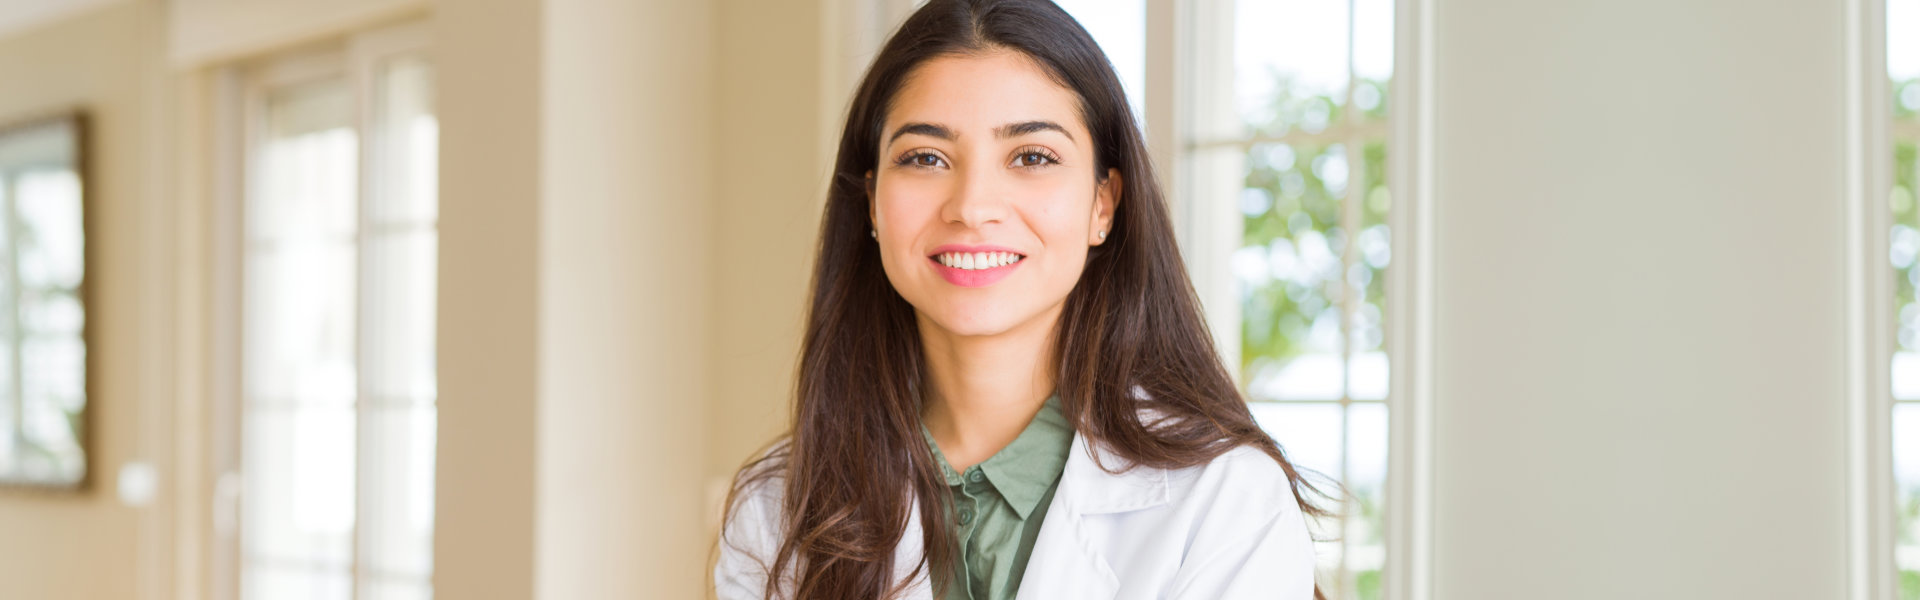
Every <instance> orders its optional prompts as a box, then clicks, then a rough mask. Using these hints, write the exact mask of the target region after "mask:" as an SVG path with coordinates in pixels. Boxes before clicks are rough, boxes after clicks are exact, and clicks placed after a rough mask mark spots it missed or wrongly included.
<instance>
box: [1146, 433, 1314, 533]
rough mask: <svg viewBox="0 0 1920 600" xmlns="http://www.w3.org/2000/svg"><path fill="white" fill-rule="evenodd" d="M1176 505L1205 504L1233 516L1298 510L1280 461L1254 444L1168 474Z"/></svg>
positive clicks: (1168, 490)
mask: <svg viewBox="0 0 1920 600" xmlns="http://www.w3.org/2000/svg"><path fill="white" fill-rule="evenodd" d="M1166 478H1167V479H1166V481H1167V497H1168V500H1169V501H1171V502H1172V503H1173V504H1176V505H1179V504H1204V505H1206V506H1208V507H1211V508H1215V509H1218V508H1227V509H1230V510H1229V512H1231V513H1233V514H1241V515H1277V514H1279V513H1283V512H1287V511H1298V510H1299V502H1298V500H1297V497H1296V496H1295V495H1294V488H1293V481H1292V479H1290V478H1289V477H1288V476H1287V472H1286V470H1285V469H1283V468H1281V466H1280V463H1279V461H1276V460H1274V458H1273V457H1272V456H1270V455H1268V454H1267V453H1266V451H1265V450H1262V449H1261V448H1259V447H1258V446H1255V445H1253V444H1241V445H1238V446H1235V447H1233V448H1231V449H1229V450H1227V451H1226V452H1222V453H1220V455H1218V456H1215V457H1213V459H1212V460H1209V461H1207V462H1205V463H1202V464H1198V465H1194V466H1191V467H1185V468H1179V469H1170V470H1168V471H1167V472H1166Z"/></svg>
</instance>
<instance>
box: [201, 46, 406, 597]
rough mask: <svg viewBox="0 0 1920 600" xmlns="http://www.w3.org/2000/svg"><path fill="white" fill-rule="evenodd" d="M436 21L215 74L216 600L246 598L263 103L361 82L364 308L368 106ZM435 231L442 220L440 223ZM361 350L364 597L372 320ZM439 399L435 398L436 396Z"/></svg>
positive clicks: (358, 538)
mask: <svg viewBox="0 0 1920 600" xmlns="http://www.w3.org/2000/svg"><path fill="white" fill-rule="evenodd" d="M430 32H431V26H430V23H428V22H427V21H425V20H421V19H413V20H409V21H404V22H400V23H396V24H390V25H385V26H379V27H373V28H368V29H365V30H361V31H358V32H355V33H351V34H347V35H343V36H341V37H339V38H337V42H335V43H331V44H322V45H316V46H314V47H311V48H307V49H301V50H293V51H287V52H283V53H279V54H275V55H273V56H270V57H266V58H262V59H259V60H253V61H240V62H236V63H233V64H229V65H226V66H222V67H218V68H215V69H213V70H212V76H211V88H212V89H211V94H210V97H209V98H208V100H209V101H210V102H209V104H210V105H211V108H212V111H211V112H212V125H213V139H212V140H211V141H212V163H213V164H212V165H211V168H212V173H213V185H212V186H211V187H212V190H211V191H212V197H213V204H212V219H211V221H212V227H213V232H212V233H213V235H212V255H213V267H214V270H213V273H212V277H211V281H212V283H213V298H212V307H213V311H212V318H211V322H210V325H211V329H212V331H213V338H212V340H211V342H212V343H211V350H212V352H211V356H212V358H213V362H212V365H211V367H212V368H211V375H212V379H211V381H210V383H211V386H210V387H211V390H210V391H211V392H212V394H211V398H212V403H211V411H210V412H211V414H210V419H209V425H210V426H211V434H212V435H210V436H209V437H210V441H211V443H210V445H209V446H210V447H209V449H208V458H209V466H210V467H211V473H212V474H213V476H212V477H210V478H209V482H208V483H209V488H208V490H207V493H208V495H207V496H206V497H208V498H211V499H212V501H211V502H210V505H211V508H212V520H211V534H212V537H211V540H210V542H211V543H210V544H208V546H207V559H208V561H209V564H208V576H209V580H208V581H209V584H208V586H207V587H206V593H207V597H209V598H212V599H214V600H238V599H239V598H240V597H241V592H242V590H241V579H242V570H243V569H242V557H241V555H240V553H241V540H242V531H241V529H242V526H243V523H242V521H243V519H242V515H243V514H244V509H243V505H242V503H243V502H244V499H243V498H242V491H243V490H244V487H245V486H244V485H243V484H242V483H241V477H240V473H242V455H243V448H242V446H243V440H244V435H245V432H244V430H243V424H244V423H245V415H244V412H245V405H246V397H245V395H244V392H243V388H242V377H243V366H242V365H243V363H244V362H245V360H244V357H243V348H244V346H243V343H242V339H243V335H244V322H243V321H244V317H243V311H244V302H243V301H242V299H243V297H244V290H245V287H244V281H243V275H242V273H243V271H244V267H245V260H246V252H247V250H246V234H247V232H246V230H245V223H246V219H245V214H244V213H245V209H244V207H245V206H246V203H247V198H248V196H249V195H250V194H252V193H253V188H254V185H253V183H252V182H251V180H250V178H251V177H252V176H253V175H252V174H253V173H254V172H255V167H254V165H253V161H254V158H255V157H256V156H257V148H258V145H259V142H260V131H261V126H260V124H261V123H262V122H263V120H264V114H263V112H262V110H261V109H262V107H263V106H264V105H265V98H266V95H267V94H268V93H269V91H271V90H273V89H277V88H284V87H286V86H289V85H295V84H298V83H302V82H308V81H315V80H321V79H326V78H332V77H344V78H345V79H346V80H347V81H348V82H349V84H350V85H352V86H353V88H354V89H353V95H354V98H355V106H356V107H357V110H356V114H355V117H354V126H355V130H356V131H357V132H358V134H359V143H358V161H359V166H358V168H357V172H358V173H359V176H360V181H359V182H357V185H356V186H355V187H356V190H357V199H358V202H359V203H360V206H361V210H358V211H356V212H357V213H358V216H357V217H356V218H357V220H358V224H357V227H356V234H355V235H356V245H357V246H358V247H359V250H358V251H357V252H356V254H357V258H356V262H355V272H356V277H357V278H359V279H360V280H361V282H362V284H361V285H358V286H356V287H357V292H356V296H357V300H356V301H357V302H358V304H359V305H360V306H365V305H366V304H367V303H368V301H369V299H370V298H369V294H370V293H371V289H372V288H371V286H368V285H365V284H364V282H365V279H366V278H367V277H368V272H369V271H368V269H369V262H368V261H369V256H368V252H367V250H366V247H365V246H366V244H367V243H368V242H367V237H366V232H367V231H369V229H370V226H369V224H368V211H366V210H365V207H366V206H367V204H368V202H369V201H370V200H369V199H370V198H372V197H373V196H374V195H375V194H379V193H381V192H380V191H379V190H381V189H382V186H381V184H382V181H381V180H380V179H379V177H381V174H382V173H383V172H384V166H383V165H382V164H380V162H379V161H380V160H381V157H379V156H378V152H379V149H378V148H377V144H376V143H374V139H375V137H374V136H375V135H376V132H377V131H378V125H377V123H376V119H378V118H379V116H380V115H378V114H376V113H375V111H373V110H368V108H369V107H372V106H373V105H374V103H375V93H376V92H377V91H378V89H377V87H376V85H377V80H378V74H379V71H378V69H379V67H380V66H381V65H382V64H383V63H384V62H385V61H387V60H389V59H392V58H398V57H403V56H411V55H425V56H429V58H430V55H431V53H430V48H431V46H432V38H431V34H430ZM435 227H436V228H437V223H436V225H435ZM357 329H358V331H357V332H356V338H358V339H357V340H356V342H355V347H356V349H355V354H356V363H357V365H358V366H357V369H358V370H360V371H361V372H362V375H363V376H362V377H359V378H358V379H359V383H358V384H357V385H358V388H359V389H357V390H356V392H355V395H356V402H355V406H356V409H355V414H356V416H355V421H356V425H355V431H356V432H357V433H356V442H355V446H356V452H355V467H354V478H355V500H354V503H355V519H354V526H353V533H352V539H353V542H352V544H351V547H352V554H351V556H352V557H353V558H352V567H351V582H350V593H351V596H352V597H355V598H357V597H360V596H361V595H362V594H364V593H365V591H366V589H367V588H368V587H369V585H370V584H371V582H372V581H373V577H374V575H370V574H368V573H366V572H365V571H364V570H363V568H362V567H363V564H362V563H363V560H364V556H365V555H366V554H367V547H368V546H369V544H370V543H371V541H370V540H372V539H373V536H372V535H369V534H367V533H366V532H365V531H364V527H363V524H364V523H365V520H366V515H367V514H369V513H368V511H366V510H365V509H364V507H365V505H366V504H367V502H368V501H369V499H370V498H372V497H373V495H374V494H376V493H377V491H376V490H374V489H373V486H372V485H369V482H371V481H377V480H378V479H379V478H380V475H379V469H380V468H381V467H382V466H383V465H382V463H381V461H379V460H375V459H376V458H378V457H377V456H375V455H374V453H370V452H368V451H367V449H368V447H369V444H370V443H371V442H370V440H369V439H368V435H369V433H370V432H373V431H376V429H375V427H374V426H373V423H371V422H370V419H371V413H372V412H373V411H374V410H377V407H372V406H369V402H367V400H368V399H369V398H370V396H371V394H370V392H369V390H368V389H367V385H368V384H367V381H366V380H367V378H366V377H365V376H364V375H365V365H366V364H367V362H368V359H367V356H368V347H367V346H368V344H367V342H366V339H367V335H366V329H365V325H364V320H362V324H361V325H359V326H357ZM436 404H437V399H436Z"/></svg>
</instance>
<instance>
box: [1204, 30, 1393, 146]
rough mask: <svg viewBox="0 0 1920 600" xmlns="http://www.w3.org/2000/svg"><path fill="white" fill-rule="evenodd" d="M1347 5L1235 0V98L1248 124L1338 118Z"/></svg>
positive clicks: (1274, 126) (1283, 125)
mask: <svg viewBox="0 0 1920 600" xmlns="http://www.w3.org/2000/svg"><path fill="white" fill-rule="evenodd" d="M1349 10H1350V8H1349V7H1348V5H1347V2H1346V0H1237V1H1236V2H1235V3H1234V57H1235V58H1234V73H1235V75H1234V97H1235V101H1236V104H1237V105H1238V106H1239V108H1240V114H1241V117H1242V119H1243V120H1244V121H1245V122H1246V124H1247V126H1248V128H1249V130H1250V131H1254V132H1260V133H1266V134H1269V135H1282V134H1285V133H1286V132H1288V131H1291V130H1294V129H1299V130H1301V131H1306V132H1309V133H1318V132H1320V131H1323V130H1325V129H1326V128H1327V126H1328V125H1329V124H1331V123H1334V122H1336V121H1337V120H1338V119H1339V117H1340V107H1341V106H1342V105H1343V104H1345V102H1344V101H1343V100H1344V96H1345V95H1346V92H1347V82H1348V79H1349V72H1348V70H1349V65H1348V64H1347V49H1348V43H1347V41H1348V33H1349V28H1348V17H1349V16H1350V13H1349ZM1389 55H1391V53H1389Z"/></svg>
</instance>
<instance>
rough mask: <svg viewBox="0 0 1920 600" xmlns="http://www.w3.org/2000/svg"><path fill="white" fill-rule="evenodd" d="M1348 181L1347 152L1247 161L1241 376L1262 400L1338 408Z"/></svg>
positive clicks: (1262, 152) (1261, 153)
mask: <svg viewBox="0 0 1920 600" xmlns="http://www.w3.org/2000/svg"><path fill="white" fill-rule="evenodd" d="M1346 176H1347V165H1346V151H1345V149H1344V147H1342V146H1340V145H1338V144H1333V145H1327V146H1311V145H1308V146H1301V147H1296V146H1294V145H1291V144H1284V143H1279V144H1256V145H1254V146H1253V147H1252V149H1251V150H1250V151H1249V152H1248V153H1247V174H1246V182H1245V184H1244V185H1245V189H1244V190H1242V192H1241V198H1240V207H1239V208H1240V211H1241V213H1242V215H1243V216H1244V218H1245V224H1246V228H1245V231H1244V233H1243V238H1242V240H1243V241H1242V243H1241V248H1240V250H1238V251H1236V252H1235V254H1234V257H1233V261H1234V265H1233V267H1234V273H1235V279H1236V280H1237V282H1238V283H1239V285H1240V288H1241V305H1242V306H1241V322H1240V329H1241V350H1240V360H1241V372H1242V375H1243V380H1244V381H1246V382H1247V391H1248V393H1249V395H1251V396H1252V397H1253V398H1254V399H1257V400H1337V399H1339V398H1340V396H1341V393H1342V392H1343V389H1342V388H1343V385H1342V381H1341V380H1342V376H1343V373H1344V372H1345V370H1344V369H1345V367H1344V365H1343V360H1342V358H1341V352H1342V348H1341V343H1340V336H1341V330H1342V327H1343V326H1342V323H1341V306H1340V301H1341V297H1342V296H1343V295H1344V287H1345V284H1344V283H1343V281H1342V273H1343V272H1344V271H1345V267H1343V266H1342V261H1343V258H1342V253H1343V252H1344V248H1345V246H1346V234H1345V232H1344V230H1343V229H1342V227H1341V224H1340V223H1341V213H1342V205H1341V198H1342V196H1341V195H1340V192H1341V191H1342V190H1343V188H1344V187H1345V184H1346ZM1328 179H1332V180H1334V181H1335V182H1337V183H1329V182H1328Z"/></svg>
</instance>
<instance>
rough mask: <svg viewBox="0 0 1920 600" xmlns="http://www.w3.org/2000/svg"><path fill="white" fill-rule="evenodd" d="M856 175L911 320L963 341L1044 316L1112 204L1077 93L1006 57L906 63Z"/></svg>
mask: <svg viewBox="0 0 1920 600" xmlns="http://www.w3.org/2000/svg"><path fill="white" fill-rule="evenodd" d="M869 176H870V177H872V178H873V182H872V185H873V190H874V201H873V202H872V203H871V204H870V206H871V210H872V214H871V215H869V216H870V217H871V218H872V220H873V225H874V229H875V230H876V232H877V236H878V240H877V241H878V242H879V245H880V255H881V262H882V264H884V265H885V267H886V272H887V278H888V279H889V280H891V281H892V283H893V287H894V289H896V290H898V291H899V292H900V295H901V296H902V297H904V298H906V300H907V302H909V303H911V304H913V306H914V308H915V309H916V311H918V313H919V314H920V318H921V319H922V321H923V322H924V321H931V322H932V324H934V325H936V326H938V327H940V328H942V329H945V330H946V331H948V332H950V333H953V334H956V335H964V336H978V335H995V334H998V333H1002V332H1005V331H1008V330H1010V329H1013V328H1015V327H1017V326H1020V325H1023V324H1028V323H1031V322H1034V320H1035V319H1037V318H1041V317H1045V316H1048V315H1056V314H1057V311H1058V309H1059V307H1060V306H1061V304H1062V303H1063V302H1064V301H1065V300H1066V297H1067V293H1068V292H1070V291H1072V290H1073V286H1074V284H1075V283H1076V282H1078V281H1079V280H1080V272H1081V271H1082V270H1083V269H1084V268H1085V267H1086V262H1087V250H1088V248H1089V247H1090V246H1093V245H1098V244H1100V243H1101V241H1102V238H1101V235H1100V233H1101V232H1103V231H1106V230H1107V229H1108V225H1109V224H1110V223H1111V222H1112V217H1113V210H1114V206H1115V205H1116V203H1117V202H1119V200H1120V198H1119V191H1120V176H1119V172H1118V170H1117V169H1109V170H1108V172H1107V173H1105V174H1101V173H1096V172H1095V170H1094V149H1093V141H1092V139H1091V136H1090V134H1089V132H1088V131H1087V127H1086V125H1085V124H1084V123H1082V122H1081V118H1080V111H1079V98H1078V97H1077V96H1076V95H1075V94H1074V92H1073V91H1072V90H1070V89H1067V88H1065V87H1061V86H1060V85H1059V84H1057V83H1054V81H1053V80H1052V79H1050V78H1048V77H1047V75H1046V73H1045V72H1043V71H1042V70H1041V69H1040V67H1039V66H1038V65H1036V64H1034V63H1032V62H1031V61H1030V59H1028V58H1026V56H1025V55H1022V54H1018V53H1014V52H992V53H987V54H981V55H975V56H948V57H941V58H935V59H931V60H929V61H927V62H925V63H922V64H921V65H920V66H919V67H918V68H916V69H915V70H914V71H913V73H912V74H911V75H910V76H909V77H908V78H907V82H906V84H905V85H904V87H902V88H901V89H900V91H899V93H898V94H897V95H896V97H895V99H894V103H893V107H892V110H891V112H889V113H888V114H887V118H886V124H885V126H884V128H883V129H882V130H881V137H880V164H879V165H876V167H875V170H874V171H872V172H870V173H869ZM1103 179H1104V180H1103Z"/></svg>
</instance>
